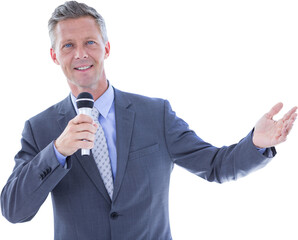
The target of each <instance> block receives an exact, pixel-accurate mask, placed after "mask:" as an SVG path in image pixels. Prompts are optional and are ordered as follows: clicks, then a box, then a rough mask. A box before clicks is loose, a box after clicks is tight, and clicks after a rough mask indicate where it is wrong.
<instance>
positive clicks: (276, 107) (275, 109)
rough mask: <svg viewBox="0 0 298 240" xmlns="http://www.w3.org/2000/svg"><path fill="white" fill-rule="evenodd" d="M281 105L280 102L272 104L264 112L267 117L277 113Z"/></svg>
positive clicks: (270, 117)
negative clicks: (267, 110)
mask: <svg viewBox="0 0 298 240" xmlns="http://www.w3.org/2000/svg"><path fill="white" fill-rule="evenodd" d="M282 107H283V104H282V103H281V102H280V103H277V104H276V105H274V106H273V107H272V108H271V110H270V111H269V112H268V113H267V114H266V116H267V117H268V118H269V119H272V118H273V116H274V115H276V114H278V113H279V111H280V110H281V109H282Z"/></svg>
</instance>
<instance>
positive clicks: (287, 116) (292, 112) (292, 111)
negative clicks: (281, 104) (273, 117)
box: [282, 107, 297, 121]
mask: <svg viewBox="0 0 298 240" xmlns="http://www.w3.org/2000/svg"><path fill="white" fill-rule="evenodd" d="M296 111H297V107H293V108H292V109H291V110H290V111H288V112H287V113H286V114H285V115H284V117H283V118H282V120H283V121H287V120H289V119H290V118H292V117H293V116H294V115H295V112H296ZM296 116H297V114H296Z"/></svg>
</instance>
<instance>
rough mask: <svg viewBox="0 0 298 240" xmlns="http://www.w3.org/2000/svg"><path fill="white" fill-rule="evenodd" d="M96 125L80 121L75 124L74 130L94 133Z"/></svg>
mask: <svg viewBox="0 0 298 240" xmlns="http://www.w3.org/2000/svg"><path fill="white" fill-rule="evenodd" d="M97 128H98V126H97V125H94V124H90V123H80V124H77V125H75V130H74V131H75V132H90V133H93V134H95V133H96V130H97Z"/></svg>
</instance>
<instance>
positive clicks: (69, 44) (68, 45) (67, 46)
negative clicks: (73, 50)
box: [64, 43, 72, 48]
mask: <svg viewBox="0 0 298 240" xmlns="http://www.w3.org/2000/svg"><path fill="white" fill-rule="evenodd" d="M64 47H65V48H70V47H72V44H71V43H66V44H65V45H64Z"/></svg>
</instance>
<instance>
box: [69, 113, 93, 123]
mask: <svg viewBox="0 0 298 240" xmlns="http://www.w3.org/2000/svg"><path fill="white" fill-rule="evenodd" d="M72 122H73V123H74V124H80V123H93V119H92V117H90V116H88V115H85V114H79V115H77V116H76V117H75V118H74V119H72Z"/></svg>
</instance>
